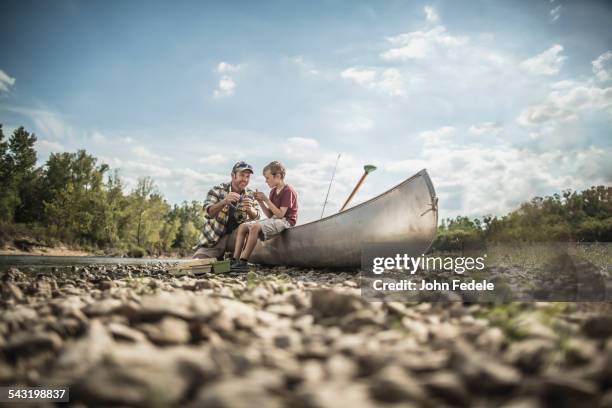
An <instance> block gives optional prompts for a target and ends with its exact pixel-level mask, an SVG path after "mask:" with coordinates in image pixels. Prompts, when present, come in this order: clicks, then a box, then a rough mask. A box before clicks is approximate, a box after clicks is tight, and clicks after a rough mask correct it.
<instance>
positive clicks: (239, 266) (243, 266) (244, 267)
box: [230, 259, 249, 272]
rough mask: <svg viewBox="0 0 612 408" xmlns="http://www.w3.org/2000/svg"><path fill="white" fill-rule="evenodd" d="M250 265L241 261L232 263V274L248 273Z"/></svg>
mask: <svg viewBox="0 0 612 408" xmlns="http://www.w3.org/2000/svg"><path fill="white" fill-rule="evenodd" d="M248 271H249V264H248V263H247V262H245V261H243V260H241V259H235V260H232V261H231V262H230V272H248Z"/></svg>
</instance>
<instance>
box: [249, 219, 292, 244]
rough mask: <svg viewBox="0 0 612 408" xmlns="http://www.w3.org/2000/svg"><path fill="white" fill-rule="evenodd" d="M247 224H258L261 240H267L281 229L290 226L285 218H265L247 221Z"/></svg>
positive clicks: (281, 230)
mask: <svg viewBox="0 0 612 408" xmlns="http://www.w3.org/2000/svg"><path fill="white" fill-rule="evenodd" d="M245 224H247V225H253V224H259V225H260V226H261V235H263V240H264V241H265V240H268V239H270V238H274V237H275V236H277V235H279V234H280V233H281V232H283V230H286V229H287V228H290V227H291V224H289V221H287V219H286V218H266V219H265V220H257V221H249V222H247V223H245Z"/></svg>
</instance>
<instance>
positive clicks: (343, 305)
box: [311, 289, 362, 317]
mask: <svg viewBox="0 0 612 408" xmlns="http://www.w3.org/2000/svg"><path fill="white" fill-rule="evenodd" d="M311 307H312V310H313V312H315V313H316V314H317V315H318V316H319V317H338V316H345V315H348V314H350V313H353V312H355V311H357V310H359V309H361V307H362V300H361V299H360V298H359V297H358V296H355V295H352V294H349V293H344V292H339V291H335V290H333V289H319V290H315V291H313V292H312V298H311Z"/></svg>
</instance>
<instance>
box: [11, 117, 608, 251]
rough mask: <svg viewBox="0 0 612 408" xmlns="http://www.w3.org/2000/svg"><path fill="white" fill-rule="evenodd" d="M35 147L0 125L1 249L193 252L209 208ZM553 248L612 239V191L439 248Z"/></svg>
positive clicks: (461, 225) (483, 228)
mask: <svg viewBox="0 0 612 408" xmlns="http://www.w3.org/2000/svg"><path fill="white" fill-rule="evenodd" d="M35 142H36V135H34V134H33V133H29V132H28V131H26V130H25V129H24V128H23V127H20V128H18V129H16V130H15V131H14V132H13V134H12V135H11V136H10V137H9V138H8V140H6V138H5V136H4V133H3V131H2V125H1V124H0V192H1V195H0V245H3V244H5V243H7V242H9V241H11V240H14V239H15V237H18V236H25V237H30V238H33V239H36V240H37V241H38V242H41V243H44V244H46V245H50V246H53V245H56V244H58V243H63V244H66V245H68V246H71V247H80V248H82V249H86V250H103V251H104V252H105V253H106V254H109V255H125V254H127V255H131V256H142V255H167V254H178V255H188V254H190V253H191V251H192V249H191V248H192V247H193V246H194V245H195V244H196V242H197V239H198V236H199V231H200V230H201V228H202V227H203V213H202V204H203V203H202V202H200V201H192V202H186V201H185V202H183V203H182V204H181V205H170V204H169V203H168V202H167V201H166V200H165V199H164V197H163V195H162V193H161V192H160V191H159V190H158V188H157V187H156V186H155V183H154V181H153V180H152V179H151V178H150V177H143V178H140V179H139V180H138V182H137V185H136V187H135V188H134V189H132V190H131V191H129V192H126V189H125V186H124V184H123V182H122V180H121V178H120V176H119V173H118V171H117V170H114V171H112V170H111V169H110V168H109V166H108V165H106V164H104V163H98V160H97V159H96V158H95V157H94V156H92V155H90V154H88V153H87V152H86V151H85V150H78V151H77V152H75V153H69V152H62V153H52V154H51V155H50V156H49V158H48V159H47V161H46V162H45V164H44V165H42V166H40V167H37V166H36V163H37V157H36V150H35V148H34V144H35ZM203 193H204V192H203ZM551 240H552V241H568V240H574V241H589V242H590V241H600V242H610V241H612V187H609V186H593V187H591V188H589V189H587V190H584V191H582V192H576V191H571V190H566V191H563V192H562V193H561V194H553V195H552V196H547V197H535V198H533V199H532V200H531V201H529V202H526V203H523V204H521V206H520V207H519V208H518V209H517V210H515V211H512V212H510V213H509V214H507V215H504V216H502V217H492V216H484V217H481V218H474V219H470V218H468V217H464V216H458V217H456V218H453V219H445V220H442V222H441V223H440V226H439V227H438V233H437V236H436V239H435V242H434V245H433V249H434V250H459V249H463V248H465V247H466V246H481V245H484V244H485V243H486V242H513V241H530V242H532V241H551Z"/></svg>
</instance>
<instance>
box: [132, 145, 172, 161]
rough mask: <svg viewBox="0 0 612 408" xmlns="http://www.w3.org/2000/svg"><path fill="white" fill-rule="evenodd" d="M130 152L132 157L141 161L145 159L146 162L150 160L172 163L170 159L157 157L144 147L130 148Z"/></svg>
mask: <svg viewBox="0 0 612 408" xmlns="http://www.w3.org/2000/svg"><path fill="white" fill-rule="evenodd" d="M130 151H131V152H132V154H133V155H134V156H136V157H139V158H141V159H147V160H152V161H163V162H168V161H172V159H171V158H170V157H168V156H159V155H157V154H155V153H153V152H152V151H151V150H149V148H148V147H145V146H134V147H132V149H130Z"/></svg>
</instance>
